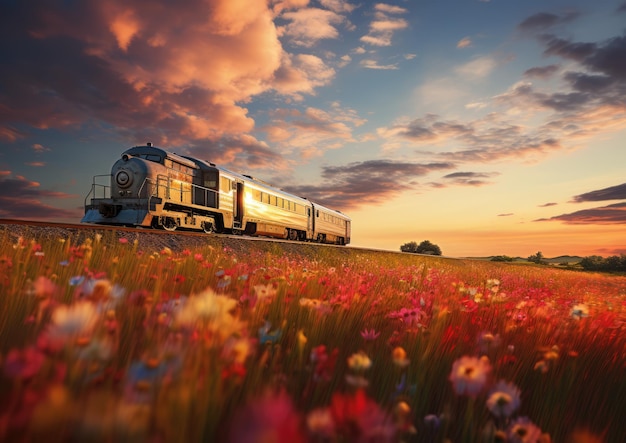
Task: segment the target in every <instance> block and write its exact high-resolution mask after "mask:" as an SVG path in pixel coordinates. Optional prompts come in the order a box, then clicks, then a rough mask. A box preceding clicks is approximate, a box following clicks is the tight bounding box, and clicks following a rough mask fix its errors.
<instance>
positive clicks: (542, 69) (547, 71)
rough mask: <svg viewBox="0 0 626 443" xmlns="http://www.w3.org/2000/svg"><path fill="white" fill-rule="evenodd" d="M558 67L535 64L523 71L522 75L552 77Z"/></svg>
mask: <svg viewBox="0 0 626 443" xmlns="http://www.w3.org/2000/svg"><path fill="white" fill-rule="evenodd" d="M559 69H560V66H559V65H548V66H537V67H534V68H530V69H527V70H526V71H524V76H525V77H531V78H532V77H535V78H544V79H545V78H550V77H552V75H554V74H555V73H556V72H558V70H559Z"/></svg>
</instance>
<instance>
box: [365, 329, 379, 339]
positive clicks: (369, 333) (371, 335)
mask: <svg viewBox="0 0 626 443" xmlns="http://www.w3.org/2000/svg"><path fill="white" fill-rule="evenodd" d="M379 335H380V332H376V331H375V330H374V329H363V330H362V331H361V337H363V340H365V341H374V340H376V339H377V338H378V336H379Z"/></svg>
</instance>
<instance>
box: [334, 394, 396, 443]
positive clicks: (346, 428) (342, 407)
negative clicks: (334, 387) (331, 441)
mask: <svg viewBox="0 0 626 443" xmlns="http://www.w3.org/2000/svg"><path fill="white" fill-rule="evenodd" d="M330 412H331V415H332V418H333V422H334V423H335V426H336V433H337V434H339V435H340V436H341V437H343V438H340V439H339V440H340V441H350V442H372V441H376V442H381V443H385V442H393V441H395V440H394V438H395V434H396V427H395V423H394V421H393V419H392V418H391V417H390V416H389V415H388V414H386V413H385V411H384V410H382V409H381V408H380V406H378V404H377V403H376V402H375V401H374V400H372V399H370V398H368V397H367V395H366V394H365V391H364V390H363V389H358V390H357V391H356V392H355V393H354V394H345V395H344V394H339V393H335V394H334V395H333V398H332V400H331V404H330Z"/></svg>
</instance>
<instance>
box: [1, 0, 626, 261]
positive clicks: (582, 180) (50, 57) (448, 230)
mask: <svg viewBox="0 0 626 443" xmlns="http://www.w3.org/2000/svg"><path fill="white" fill-rule="evenodd" d="M0 36H1V38H0V66H1V68H0V190H1V191H0V218H17V219H25V220H48V221H52V222H78V221H79V220H80V218H81V217H82V214H83V207H84V202H85V196H86V195H87V193H88V192H89V190H90V188H91V183H92V177H93V176H94V175H97V174H108V173H109V172H110V168H111V166H112V164H113V163H114V162H115V161H116V160H117V159H118V158H119V156H120V154H121V152H122V151H124V150H125V149H127V148H129V147H132V146H136V145H144V144H145V143H146V142H152V143H153V144H154V145H155V146H158V147H161V148H164V149H167V150H170V151H173V152H176V153H178V154H183V155H191V156H195V157H198V158H201V159H206V160H210V161H212V162H214V163H216V164H219V165H221V166H224V167H226V168H229V169H231V170H234V171H237V172H242V173H246V174H250V175H253V176H255V177H258V178H261V179H263V180H264V181H267V182H269V183H272V184H274V185H276V186H278V187H281V188H282V189H284V190H287V191H290V192H293V193H296V194H298V195H301V196H304V197H307V198H309V199H311V200H313V201H317V202H319V203H322V204H324V205H326V206H329V207H331V208H334V209H338V210H341V211H342V212H344V213H346V214H348V215H349V216H350V217H351V218H352V244H353V245H355V246H361V247H372V248H378V249H387V250H399V248H400V246H401V245H402V244H404V243H407V242H410V241H417V242H418V243H419V242H421V241H423V240H429V241H430V242H432V243H435V244H437V245H438V246H439V247H440V248H441V250H442V252H443V254H444V255H447V256H456V257H472V256H490V255H508V256H521V257H527V256H529V255H533V254H535V253H536V252H539V251H540V252H542V254H543V255H544V256H546V257H555V256H560V255H580V256H589V255H601V256H610V255H620V254H626V178H625V177H624V171H625V169H626V168H625V166H626V145H625V141H626V1H624V0H614V1H611V0H596V1H593V2H590V1H588V0H454V1H453V0H448V1H446V0H389V1H386V2H375V1H366V0H361V1H356V0H348V1H346V0H284V1H282V0H267V1H263V0H186V1H183V2H180V1H173V0H162V1H155V0H107V1H104V0H102V1H96V0H30V1H27V2H26V1H21V0H2V1H1V2H0Z"/></svg>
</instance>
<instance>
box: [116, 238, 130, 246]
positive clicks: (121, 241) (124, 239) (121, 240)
mask: <svg viewBox="0 0 626 443" xmlns="http://www.w3.org/2000/svg"><path fill="white" fill-rule="evenodd" d="M118 241H119V242H120V243H121V244H123V245H125V244H127V243H128V239H127V238H125V237H121V238H120V239H119V240H118Z"/></svg>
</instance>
